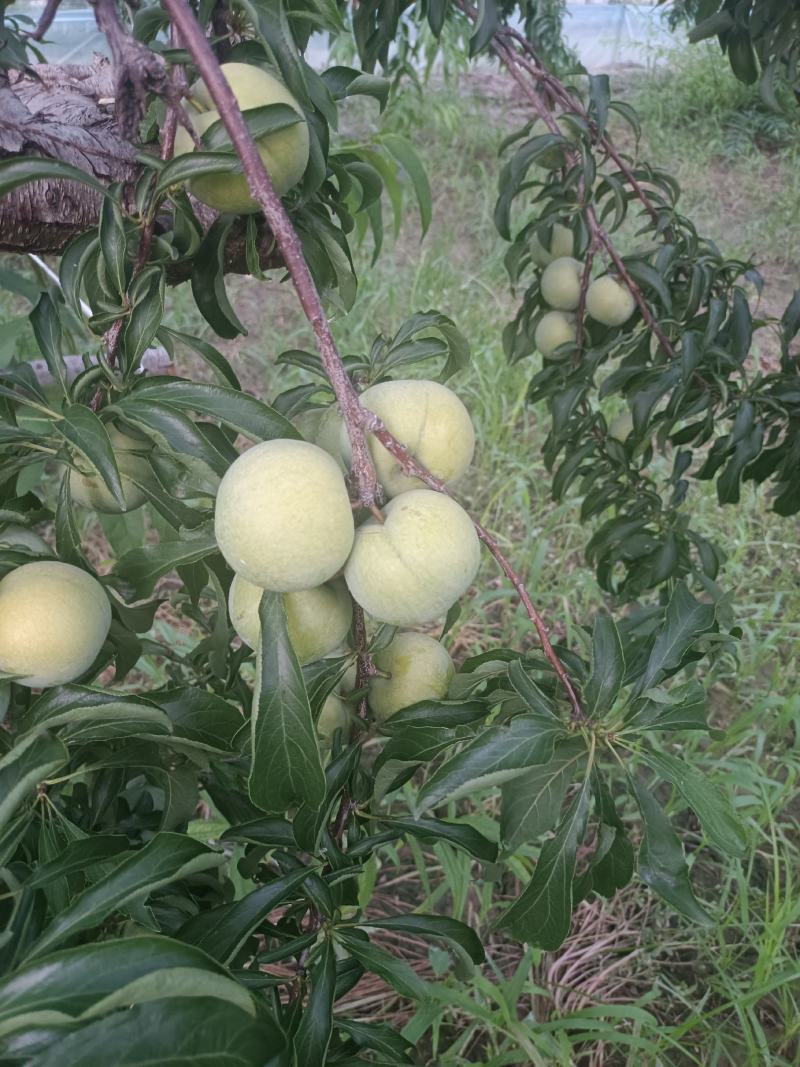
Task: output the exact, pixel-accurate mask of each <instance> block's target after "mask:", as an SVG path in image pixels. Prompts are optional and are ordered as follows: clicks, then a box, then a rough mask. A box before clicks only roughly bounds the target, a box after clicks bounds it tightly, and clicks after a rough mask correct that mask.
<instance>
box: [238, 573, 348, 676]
mask: <svg viewBox="0 0 800 1067" xmlns="http://www.w3.org/2000/svg"><path fill="white" fill-rule="evenodd" d="M263 592H264V590H263V589H262V588H261V586H260V585H253V584H252V582H248V581H247V579H246V578H242V576H241V575H240V574H236V575H234V578H233V581H232V582H231V588H230V592H229V594H228V611H229V612H230V616H231V623H232V624H233V628H234V629H235V630H236V632H237V634H238V635H239V637H241V639H242V640H243V641H244V643H245V644H246V645H249V646H250V648H257V647H258V640H259V636H260V634H261V622H260V620H259V617H258V608H259V605H260V603H261V596H262V594H263ZM283 603H284V607H285V609H286V626H287V629H288V632H289V641H290V642H291V645H292V648H293V649H294V651H295V654H296V656H297V658H298V659H299V660H300V663H311V662H312V661H313V660H316V659H321V658H322V657H323V656H327V655H328V654H329V653H330V652H333V650H334V649H336V648H338V647H339V645H341V643H342V641H344V639H345V638H346V637H347V631H348V630H349V629H350V622H351V619H352V617H353V602H352V600H351V599H350V594H349V593H348V592H347V587H346V586H345V584H344V582H342V581H336V582H331V583H330V584H328V585H321V586H319V587H318V588H317V589H303V590H301V591H300V592H297V593H284V595H283Z"/></svg>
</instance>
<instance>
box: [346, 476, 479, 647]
mask: <svg viewBox="0 0 800 1067" xmlns="http://www.w3.org/2000/svg"><path fill="white" fill-rule="evenodd" d="M383 517H384V521H383V523H381V522H378V520H377V519H374V518H373V519H368V520H367V522H365V523H364V524H363V526H359V528H358V530H357V531H356V537H355V543H354V545H353V551H352V553H351V555H350V558H349V559H348V561H347V566H346V567H345V571H344V577H345V581H346V582H347V585H348V588H349V589H350V593H351V594H352V596H353V599H354V600H355V601H356V602H357V603H358V604H360V605H361V607H362V608H363V609H364V610H365V611H366V612H368V613H369V614H370V615H372V616H374V617H375V618H376V619H379V620H380V621H381V622H387V623H390V624H391V625H392V626H414V625H418V624H420V623H425V622H431V621H433V620H434V619H438V618H439V617H440V616H442V615H444V613H445V612H446V611H447V609H448V608H449V607H450V606H451V605H452V604H454V603H455V601H456V600H458V598H459V597H460V596H462V595H463V594H464V593H465V592H466V591H467V589H468V588H469V585H470V583H471V582H472V580H473V578H474V577H475V574H476V573H477V570H478V564H479V562H480V545H479V542H478V536H477V534H476V533H475V527H474V526H473V525H472V520H471V519H470V517H469V516H468V515H467V513H466V512H465V511H464V509H463V508H462V507H461V505H460V504H457V503H456V502H455V500H452V499H451V498H450V497H448V496H444V495H443V494H441V493H434V492H432V491H430V490H428V489H412V490H411V491H410V492H408V493H402V494H401V495H400V496H398V497H395V499H394V500H390V501H389V503H388V504H387V505H386V507H385V508H384V512H383Z"/></svg>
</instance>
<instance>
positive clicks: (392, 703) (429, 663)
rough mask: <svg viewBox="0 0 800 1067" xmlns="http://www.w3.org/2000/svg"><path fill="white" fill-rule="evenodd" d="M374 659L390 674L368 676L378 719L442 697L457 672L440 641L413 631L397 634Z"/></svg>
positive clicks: (445, 694)
mask: <svg viewBox="0 0 800 1067" xmlns="http://www.w3.org/2000/svg"><path fill="white" fill-rule="evenodd" d="M374 661H375V666H376V667H378V668H379V670H382V671H385V672H386V673H387V674H389V675H390V677H389V678H381V677H380V676H376V677H374V678H370V680H369V706H370V708H372V712H373V714H374V716H375V718H376V720H377V721H378V722H385V720H386V719H388V718H389V716H390V715H394V713H395V712H396V711H399V710H400V709H401V708H407V707H409V706H410V705H411V704H417V703H418V702H419V701H420V700H442V699H443V698H444V697H446V696H447V688H448V686H449V685H450V680H451V678H452V677H453V675H454V674H455V667H454V666H453V661H452V660H451V659H450V656H449V655H448V654H447V651H446V649H445V648H444V646H443V645H441V644H440V642H439V641H435V640H434V639H433V638H432V637H427V636H426V635H425V634H417V633H413V632H411V631H409V632H406V633H399V634H397V635H396V636H395V637H394V638H393V640H392V641H391V642H390V643H389V644H388V645H387V646H386V648H382V649H381V650H380V651H379V652H376V653H375V656H374Z"/></svg>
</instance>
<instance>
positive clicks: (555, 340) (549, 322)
mask: <svg viewBox="0 0 800 1067" xmlns="http://www.w3.org/2000/svg"><path fill="white" fill-rule="evenodd" d="M573 251H574V238H573V235H572V232H571V231H570V230H568V229H567V227H566V226H562V225H560V224H559V223H556V224H555V225H554V226H553V227H552V228H551V230H550V237H549V240H544V241H543V240H542V237H541V236H540V235H539V234H536V233H534V235H533V237H532V238H531V246H530V253H531V258H532V259H533V261H534V262H535V263H536V264H537V266H539V267H541V268H542V274H541V277H540V279H539V291H540V292H541V295H542V299H543V300H544V302H545V303H546V304H548V305H549V307H550V309H551V310H548V311H545V313H544V314H543V315H542V317H541V319H540V320H539V322H538V325H537V327H536V331H535V333H534V343H535V345H536V348H537V350H538V351H539V352H541V353H542V355H543V356H544V357H545V358H546V359H551V360H559V359H564V358H569V355H570V349H569V348H562V346H566V345H574V343H575V339H576V336H577V333H576V331H577V316H576V315H575V312H576V311H577V309H578V306H579V304H580V300H581V282H582V279H583V272H584V270H585V263H583V262H581V260H579V259H575V257H574V256H573V254H572V253H573ZM635 310H636V302H635V301H634V299H633V296H632V295H631V293H630V291H629V290H628V288H627V287H626V286H625V285H624V284H622V283H621V282H620V281H618V280H617V279H616V278H615V277H612V275H610V274H604V275H602V276H601V277H599V278H595V279H594V280H593V281H592V282H590V283H589V286H588V288H587V290H586V313H587V314H588V315H589V316H590V317H591V318H593V319H594V320H595V321H596V322H599V323H602V324H603V325H604V326H622V325H624V324H625V323H626V322H627V321H628V319H629V318H630V317H631V315H633V313H634V311H635Z"/></svg>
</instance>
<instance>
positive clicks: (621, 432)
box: [608, 411, 633, 445]
mask: <svg viewBox="0 0 800 1067" xmlns="http://www.w3.org/2000/svg"><path fill="white" fill-rule="evenodd" d="M632 433H633V415H631V413H630V411H621V412H620V414H619V415H615V416H614V418H613V419H612V420H611V422H610V423H609V426H608V436H609V437H613V438H614V440H615V441H619V443H620V444H622V445H624V444H625V442H626V441H627V440H628V438H629V437H630V435H631V434H632Z"/></svg>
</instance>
